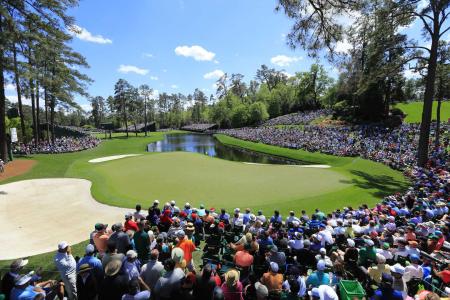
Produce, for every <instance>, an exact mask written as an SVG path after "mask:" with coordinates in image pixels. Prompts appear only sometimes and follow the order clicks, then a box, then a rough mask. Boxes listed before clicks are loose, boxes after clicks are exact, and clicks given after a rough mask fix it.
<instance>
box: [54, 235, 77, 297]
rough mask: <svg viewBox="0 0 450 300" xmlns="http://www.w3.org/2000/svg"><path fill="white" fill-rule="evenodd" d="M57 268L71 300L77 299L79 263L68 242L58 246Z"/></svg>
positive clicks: (55, 258) (55, 260)
mask: <svg viewBox="0 0 450 300" xmlns="http://www.w3.org/2000/svg"><path fill="white" fill-rule="evenodd" d="M54 262H55V265H56V268H57V269H58V271H59V273H60V275H61V279H62V281H63V282H64V288H65V291H66V293H67V297H68V299H69V300H76V299H77V272H76V270H77V263H76V262H75V259H74V258H73V256H72V254H71V249H70V246H69V244H68V243H67V242H61V243H59V244H58V252H56V255H55V257H54Z"/></svg>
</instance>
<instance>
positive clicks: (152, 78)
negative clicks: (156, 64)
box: [150, 76, 159, 80]
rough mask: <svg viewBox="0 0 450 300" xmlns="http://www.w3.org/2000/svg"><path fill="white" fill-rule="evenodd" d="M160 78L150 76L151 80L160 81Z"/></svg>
mask: <svg viewBox="0 0 450 300" xmlns="http://www.w3.org/2000/svg"><path fill="white" fill-rule="evenodd" d="M158 79H159V78H158V76H150V80H158Z"/></svg>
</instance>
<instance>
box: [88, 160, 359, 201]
mask: <svg viewBox="0 0 450 300" xmlns="http://www.w3.org/2000/svg"><path fill="white" fill-rule="evenodd" d="M92 172H95V173H97V176H96V178H97V180H96V181H95V183H94V186H93V188H92V191H93V195H94V197H95V198H96V199H97V200H99V201H101V202H107V203H109V204H112V205H117V206H128V207H131V206H133V205H134V204H136V203H137V202H139V203H141V204H143V206H144V207H148V205H149V204H151V202H152V201H153V200H154V199H159V200H160V201H162V202H167V201H170V200H172V199H174V200H177V201H178V202H177V203H178V205H183V204H184V203H185V202H190V203H192V204H193V205H194V206H197V207H198V205H199V204H200V203H203V204H205V205H206V206H207V207H215V208H221V207H226V208H228V209H233V208H235V207H241V208H244V207H250V208H255V209H257V208H260V207H261V206H266V205H267V206H272V207H273V208H274V209H275V208H276V207H277V205H281V204H282V203H285V202H292V201H298V204H300V205H299V206H301V200H302V199H305V198H309V197H314V196H319V195H321V194H325V193H330V192H333V191H337V190H340V189H344V188H346V187H348V186H349V185H350V184H349V183H344V182H345V181H346V180H345V179H346V177H345V176H343V175H342V174H340V173H338V172H335V171H333V170H332V169H314V168H302V167H301V166H284V165H253V164H252V165H251V164H245V163H241V162H231V161H227V160H222V159H217V158H210V157H208V156H205V155H201V154H195V153H185V152H172V153H162V154H156V155H143V156H139V157H131V158H124V159H119V160H115V161H110V162H105V163H101V164H98V165H96V166H95V167H94V168H93V169H92ZM318 205H319V204H318Z"/></svg>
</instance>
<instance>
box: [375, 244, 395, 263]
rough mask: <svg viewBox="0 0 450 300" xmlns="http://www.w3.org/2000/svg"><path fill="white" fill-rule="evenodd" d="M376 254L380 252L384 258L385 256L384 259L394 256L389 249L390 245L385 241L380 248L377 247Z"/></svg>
mask: <svg viewBox="0 0 450 300" xmlns="http://www.w3.org/2000/svg"><path fill="white" fill-rule="evenodd" d="M376 251H377V254H381V255H383V256H384V258H386V260H391V259H393V258H394V256H393V255H392V252H391V251H390V245H389V243H387V242H384V243H383V244H382V245H381V249H380V248H378V249H376Z"/></svg>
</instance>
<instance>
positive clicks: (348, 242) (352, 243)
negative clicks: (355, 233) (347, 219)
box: [347, 239, 355, 247]
mask: <svg viewBox="0 0 450 300" xmlns="http://www.w3.org/2000/svg"><path fill="white" fill-rule="evenodd" d="M347 244H348V246H349V247H355V241H354V240H352V239H347Z"/></svg>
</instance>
